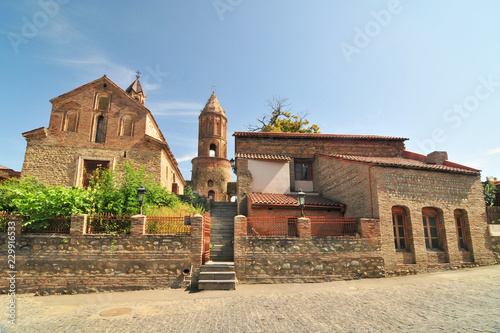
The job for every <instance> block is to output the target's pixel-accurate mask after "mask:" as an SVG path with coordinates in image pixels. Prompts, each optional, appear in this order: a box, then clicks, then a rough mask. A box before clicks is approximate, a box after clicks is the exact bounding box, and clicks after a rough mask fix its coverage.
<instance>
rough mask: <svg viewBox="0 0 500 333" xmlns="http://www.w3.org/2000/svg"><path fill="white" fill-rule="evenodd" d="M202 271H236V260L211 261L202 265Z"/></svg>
mask: <svg viewBox="0 0 500 333" xmlns="http://www.w3.org/2000/svg"><path fill="white" fill-rule="evenodd" d="M201 272H234V262H232V261H225V262H223V261H219V262H214V261H209V262H207V263H205V264H204V265H203V266H201Z"/></svg>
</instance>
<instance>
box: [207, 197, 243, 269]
mask: <svg viewBox="0 0 500 333" xmlns="http://www.w3.org/2000/svg"><path fill="white" fill-rule="evenodd" d="M237 214H238V209H237V206H236V202H212V204H211V209H210V216H211V219H212V227H211V231H210V244H211V245H212V248H211V249H210V260H212V261H224V262H232V261H234V246H233V241H234V217H235V216H236V215H237Z"/></svg>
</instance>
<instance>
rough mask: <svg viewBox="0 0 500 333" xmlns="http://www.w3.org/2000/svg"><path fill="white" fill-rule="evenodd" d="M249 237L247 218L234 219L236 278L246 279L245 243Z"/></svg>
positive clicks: (239, 216)
mask: <svg viewBox="0 0 500 333" xmlns="http://www.w3.org/2000/svg"><path fill="white" fill-rule="evenodd" d="M246 236H247V218H246V216H244V215H238V216H235V217H234V270H235V272H236V278H237V279H238V280H243V279H244V277H245V256H246V252H245V241H246Z"/></svg>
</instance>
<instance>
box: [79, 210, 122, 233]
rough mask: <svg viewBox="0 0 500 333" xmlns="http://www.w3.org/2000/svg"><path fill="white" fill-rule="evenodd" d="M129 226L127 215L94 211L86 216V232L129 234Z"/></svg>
mask: <svg viewBox="0 0 500 333" xmlns="http://www.w3.org/2000/svg"><path fill="white" fill-rule="evenodd" d="M131 226H132V220H131V217H130V216H129V215H121V216H120V215H113V214H111V213H96V214H89V215H88V216H87V233H88V234H129V233H130V229H131Z"/></svg>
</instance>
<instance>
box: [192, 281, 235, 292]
mask: <svg viewBox="0 0 500 333" xmlns="http://www.w3.org/2000/svg"><path fill="white" fill-rule="evenodd" d="M198 289H200V290H235V289H236V280H220V281H219V280H200V281H198Z"/></svg>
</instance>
